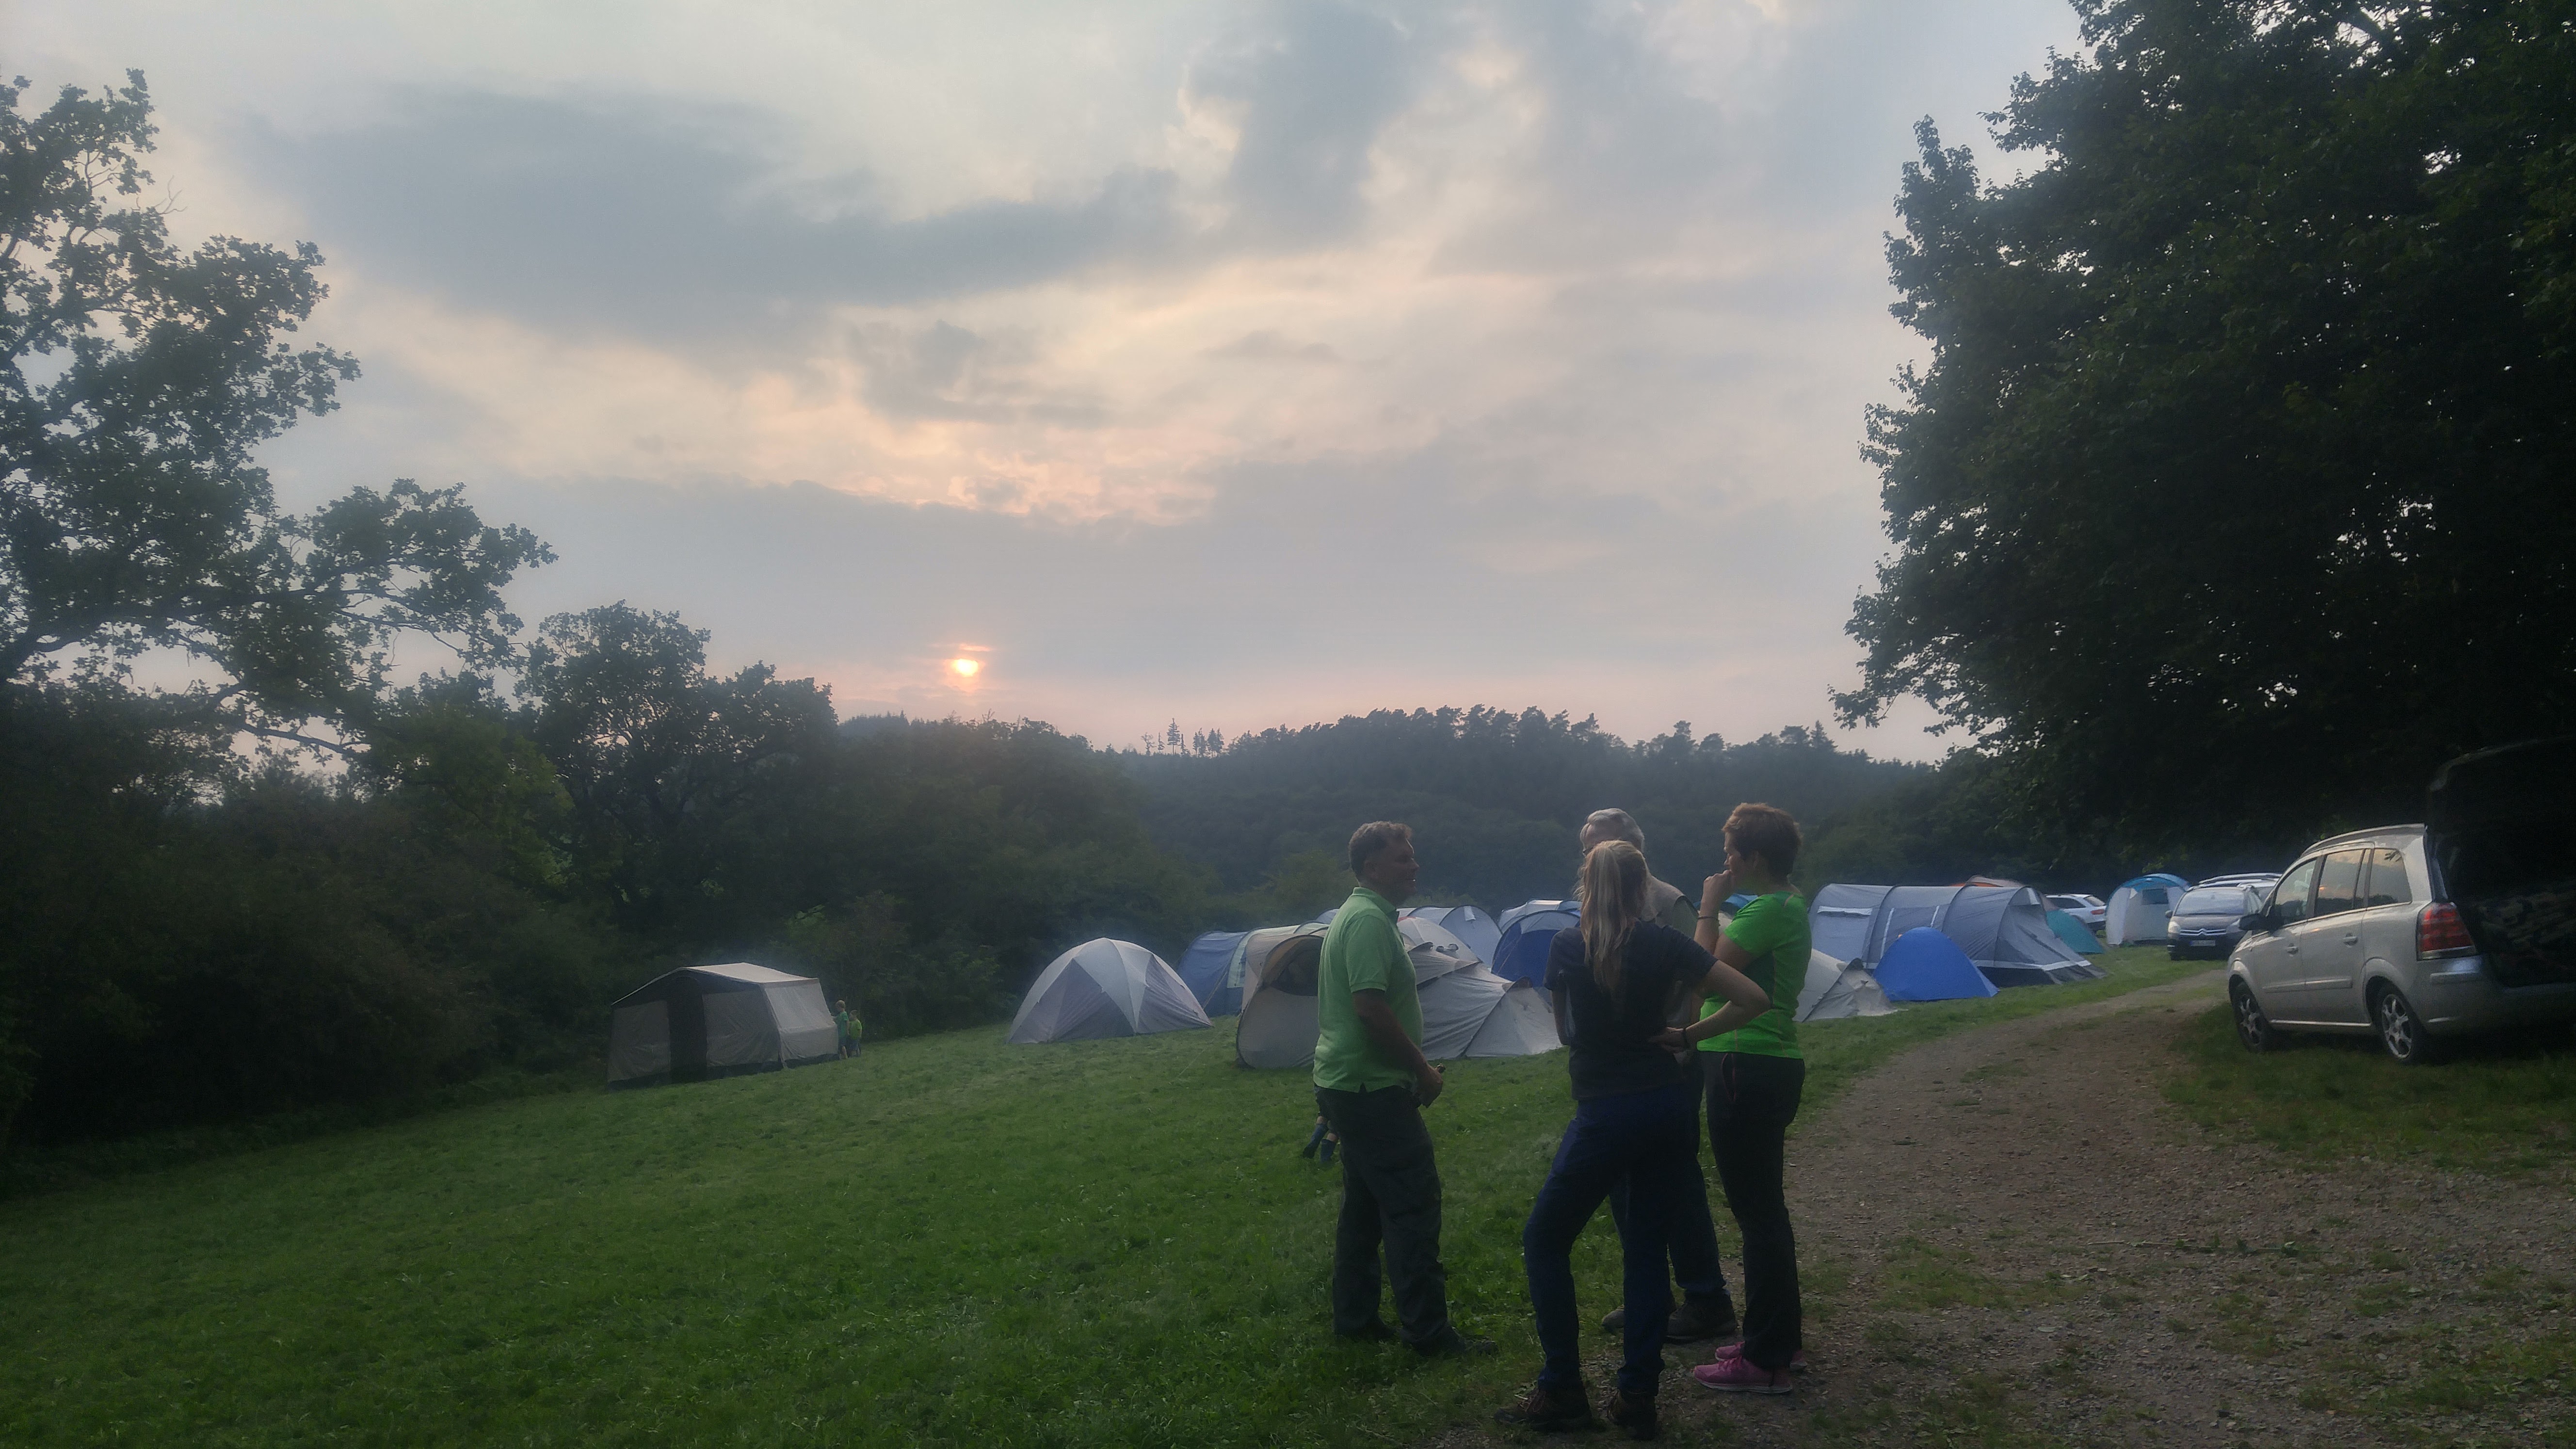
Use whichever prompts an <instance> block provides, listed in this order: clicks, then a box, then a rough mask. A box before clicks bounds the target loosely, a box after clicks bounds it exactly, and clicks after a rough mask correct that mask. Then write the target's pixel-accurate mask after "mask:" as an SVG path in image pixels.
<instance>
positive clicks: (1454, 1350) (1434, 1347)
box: [1413, 1323, 1494, 1358]
mask: <svg viewBox="0 0 2576 1449" xmlns="http://www.w3.org/2000/svg"><path fill="white" fill-rule="evenodd" d="M1413 1351H1414V1352H1415V1353H1418V1354H1420V1355H1422V1356H1423V1357H1424V1358H1473V1357H1475V1356H1476V1355H1479V1354H1487V1353H1492V1352H1493V1351H1494V1341H1493V1340H1492V1339H1490V1338H1469V1337H1468V1336H1467V1335H1465V1334H1463V1333H1460V1332H1459V1331H1458V1326H1457V1325H1456V1324H1454V1323H1453V1324H1451V1325H1449V1326H1448V1327H1446V1328H1443V1329H1441V1330H1440V1331H1439V1332H1438V1333H1435V1334H1433V1335H1432V1336H1430V1337H1429V1338H1426V1339H1424V1340H1422V1341H1421V1342H1420V1343H1417V1344H1415V1345H1414V1346H1413Z"/></svg>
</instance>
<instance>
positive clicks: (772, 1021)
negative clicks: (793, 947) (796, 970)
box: [608, 961, 841, 1087]
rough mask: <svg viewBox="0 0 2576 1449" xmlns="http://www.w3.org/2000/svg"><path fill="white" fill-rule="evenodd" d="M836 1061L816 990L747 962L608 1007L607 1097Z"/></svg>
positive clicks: (683, 974)
mask: <svg viewBox="0 0 2576 1449" xmlns="http://www.w3.org/2000/svg"><path fill="white" fill-rule="evenodd" d="M840 1054H841V1042H840V1029H839V1028H838V1027H836V1026H834V1025H833V1023H832V1012H831V1009H830V1008H829V1007H827V1006H825V1005H824V1004H823V983H822V982H820V981H817V980H815V979H814V978H813V977H811V976H790V975H788V974H787V973H786V972H784V971H772V970H770V969H769V968H768V967H766V966H754V965H751V964H749V963H747V962H739V961H738V962H735V963H733V964H732V965H729V966H683V967H681V968H680V969H679V970H677V971H670V972H665V973H664V974H662V975H660V976H656V977H654V978H653V979H652V980H650V981H647V982H645V983H644V984H643V985H641V986H638V987H636V988H635V989H634V990H632V991H630V992H628V993H626V994H625V995H624V996H621V997H619V998H618V999H617V1000H616V1002H615V1003H614V1004H612V1005H611V1006H610V1007H609V1014H608V1084H609V1085H610V1086H612V1087H640V1086H646V1085H649V1084H651V1083H654V1082H671V1081H679V1082H696V1081H704V1080H706V1079H707V1078H709V1077H726V1076H732V1075H734V1074H736V1073H739V1072H774V1071H777V1070H778V1069H780V1068H781V1067H794V1066H802V1065H804V1064H805V1063H807V1062H819V1061H825V1060H829V1059H832V1058H837V1057H838V1056H839V1055H840Z"/></svg>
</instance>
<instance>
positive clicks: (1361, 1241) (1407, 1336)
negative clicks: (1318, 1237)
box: [1315, 1087, 1449, 1344]
mask: <svg viewBox="0 0 2576 1449" xmlns="http://www.w3.org/2000/svg"><path fill="white" fill-rule="evenodd" d="M1315 1106H1316V1109H1317V1110H1318V1111H1320V1112H1322V1113H1323V1114H1324V1120H1325V1122H1327V1123H1329V1124H1330V1125H1331V1126H1332V1129H1333V1132H1334V1134H1335V1135H1336V1136H1338V1137H1340V1138H1341V1139H1342V1216H1341V1221H1340V1223H1339V1224H1338V1225H1337V1226H1336V1227H1335V1228H1334V1230H1333V1331H1334V1332H1335V1333H1359V1332H1362V1331H1364V1330H1366V1329H1367V1327H1368V1325H1369V1324H1371V1323H1374V1322H1377V1321H1378V1312H1377V1305H1378V1295H1379V1290H1380V1286H1381V1284H1382V1283H1383V1282H1384V1280H1385V1279H1393V1280H1394V1284H1395V1311H1396V1316H1397V1319H1398V1321H1399V1322H1400V1323H1401V1324H1402V1328H1401V1330H1400V1331H1401V1332H1402V1334H1403V1337H1404V1341H1405V1342H1407V1343H1414V1344H1420V1343H1428V1342H1430V1341H1431V1340H1432V1339H1435V1338H1437V1337H1439V1336H1440V1333H1441V1331H1442V1330H1443V1329H1445V1328H1447V1327H1448V1326H1449V1278H1448V1273H1447V1271H1446V1270H1445V1269H1443V1268H1442V1267H1441V1266H1440V1168H1439V1165H1438V1164H1437V1163H1435V1162H1433V1161H1432V1158H1431V1133H1430V1131H1429V1130H1428V1129H1427V1128H1425V1127H1424V1126H1423V1125H1422V1109H1421V1108H1420V1107H1419V1106H1417V1105H1415V1103H1414V1100H1413V1089H1412V1088H1411V1087H1380V1088H1379V1089H1377V1090H1376V1091H1374V1092H1340V1091H1335V1090H1333V1089H1332V1088H1329V1087H1318V1088H1316V1089H1315ZM1381 1248H1383V1250H1384V1252H1385V1255H1386V1270H1385V1273H1384V1275H1383V1277H1381V1275H1380V1273H1379V1270H1378V1254H1379V1251H1380V1249H1381Z"/></svg>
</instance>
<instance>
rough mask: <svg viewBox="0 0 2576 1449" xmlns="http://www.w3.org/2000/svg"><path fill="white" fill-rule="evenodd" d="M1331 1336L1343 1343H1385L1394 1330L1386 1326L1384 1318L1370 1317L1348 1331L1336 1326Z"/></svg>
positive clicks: (1393, 1333)
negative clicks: (1345, 1331)
mask: <svg viewBox="0 0 2576 1449" xmlns="http://www.w3.org/2000/svg"><path fill="white" fill-rule="evenodd" d="M1333 1337H1335V1338H1338V1339H1340V1340H1341V1341H1343V1342H1344V1343H1385V1342H1387V1341H1388V1340H1390V1339H1392V1338H1394V1337H1395V1330H1394V1329H1392V1328H1389V1327H1387V1326H1386V1320H1385V1319H1382V1318H1372V1319H1370V1320H1369V1321H1368V1322H1366V1323H1364V1324H1362V1325H1360V1326H1359V1327H1357V1328H1354V1329H1352V1330H1351V1331H1350V1332H1348V1333H1344V1332H1343V1331H1341V1330H1340V1329H1338V1328H1336V1329H1334V1330H1333Z"/></svg>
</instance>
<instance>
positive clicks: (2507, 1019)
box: [2227, 825, 2576, 1062]
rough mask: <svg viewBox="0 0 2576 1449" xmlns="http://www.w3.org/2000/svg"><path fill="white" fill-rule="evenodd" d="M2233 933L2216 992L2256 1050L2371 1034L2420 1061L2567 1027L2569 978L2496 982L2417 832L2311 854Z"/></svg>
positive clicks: (2573, 988) (2401, 1055) (2343, 842)
mask: <svg viewBox="0 0 2576 1449" xmlns="http://www.w3.org/2000/svg"><path fill="white" fill-rule="evenodd" d="M2243 924H2244V937H2243V939H2242V940H2240V941H2239V942H2238V943H2237V946H2236V949H2235V950H2234V951H2233V952H2232V953H2231V954H2230V955H2229V957H2228V962H2227V994H2228V998H2229V1001H2230V1003H2231V1004H2232V1006H2233V1007H2234V1009H2235V1014H2236V1033H2237V1037H2238V1039H2239V1040H2241V1041H2243V1042H2244V1044H2245V1045H2246V1046H2247V1047H2248V1048H2249V1049H2251V1050H2254V1051H2258V1052H2259V1051H2264V1050H2266V1049H2268V1048H2270V1047H2271V1046H2272V1045H2273V1044H2274V1042H2275V1040H2276V1039H2277V1036H2278V1034H2279V1033H2281V1032H2285V1031H2322V1032H2348V1033H2352V1034H2355V1035H2358V1034H2361V1033H2366V1032H2375V1033H2377V1035H2378V1037H2379V1041H2380V1044H2381V1045H2382V1046H2385V1047H2386V1048H2387V1049H2388V1054H2389V1055H2390V1056H2392V1057H2394V1058H2396V1059H2397V1060H2398V1061H2401V1062H2422V1061H2427V1060H2430V1059H2431V1058H2432V1057H2434V1056H2435V1055H2436V1054H2437V1051H2438V1047H2437V1042H2436V1039H2437V1038H2443V1037H2457V1036H2465V1035H2468V1034H2471V1033H2475V1032H2482V1031H2490V1030H2494V1029H2497V1028H2501V1027H2506V1026H2515V1025H2525V1024H2532V1023H2537V1022H2544V1021H2549V1020H2554V1019H2561V1018H2567V1017H2576V980H2535V979H2532V977H2531V975H2530V973H2528V972H2525V971H2521V970H2518V969H2506V970H2504V971H2503V972H2502V974H2501V975H2500V974H2499V970H2498V966H2499V965H2500V964H2501V963H2499V962H2494V961H2490V959H2489V958H2488V957H2486V956H2484V955H2482V954H2480V951H2479V948H2478V944H2477V942H2476V941H2475V940H2473V939H2471V936H2470V931H2469V923H2468V921H2467V920H2465V919H2464V918H2463V917H2462V915H2461V911H2460V908H2459V907H2458V906H2457V905H2455V904H2453V902H2452V899H2451V896H2450V894H2449V892H2448V891H2447V890H2446V889H2445V886H2444V882H2443V879H2442V875H2441V873H2440V870H2439V862H2437V861H2435V860H2434V859H2433V857H2432V854H2431V852H2430V850H2429V849H2428V847H2427V838H2426V834H2425V829H2424V827H2423V826H2421V825H2391V826H2387V827H2385V828H2383V829H2379V830H2357V831H2354V832H2352V833H2351V834H2349V835H2338V836H2335V837H2333V838H2332V839H2329V840H2320V841H2318V842H2317V843H2316V844H2314V845H2311V846H2309V847H2308V848H2307V849H2306V850H2305V851H2303V852H2301V853H2300V856H2299V861H2298V864H2296V865H2293V866H2291V867H2290V868H2289V870H2287V871H2286V872H2284V873H2283V874H2282V876H2281V879H2280V882H2279V883H2278V884H2277V885H2275V886H2273V888H2272V890H2271V892H2270V894H2269V897H2268V898H2267V899H2266V900H2265V901H2264V904H2263V906H2262V908H2261V910H2260V911H2258V912H2255V913H2252V914H2249V915H2247V916H2246V917H2245V920H2244V923H2243ZM2506 978H2511V979H2510V980H2508V979H2506Z"/></svg>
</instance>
